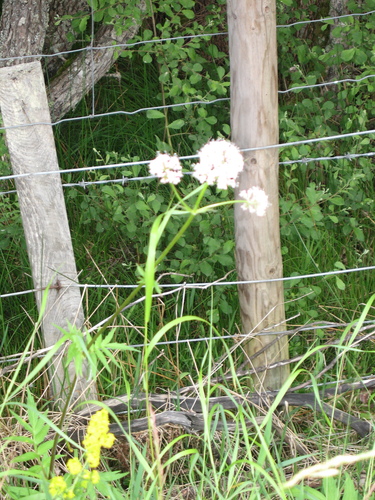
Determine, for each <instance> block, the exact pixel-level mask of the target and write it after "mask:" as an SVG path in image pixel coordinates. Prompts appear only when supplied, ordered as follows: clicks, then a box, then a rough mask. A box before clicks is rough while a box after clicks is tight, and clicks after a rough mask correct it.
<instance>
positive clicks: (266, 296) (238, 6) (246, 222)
mask: <svg viewBox="0 0 375 500" xmlns="http://www.w3.org/2000/svg"><path fill="white" fill-rule="evenodd" d="M228 27H229V51H230V65H231V127H232V140H233V141H234V142H235V143H236V144H237V146H239V147H240V148H241V149H244V148H253V147H254V148H255V147H261V146H268V145H275V144H278V141H279V134H278V99H277V50H276V5H275V1H274V0H272V1H271V0H230V1H229V2H228ZM244 157H245V169H244V171H243V173H242V174H241V176H240V180H239V187H238V189H237V195H238V192H240V191H241V190H245V189H249V188H251V187H253V186H259V187H261V188H262V189H264V190H265V192H266V193H267V195H268V197H269V201H270V203H271V206H270V207H269V208H268V210H267V211H266V215H265V216H264V217H258V216H257V215H256V214H251V213H249V212H247V211H244V210H242V209H241V207H240V205H239V204H236V205H235V237H236V261H237V271H238V278H239V280H243V281H245V280H246V281H249V280H264V279H272V278H280V277H282V275H283V267H282V259H281V251H280V229H279V204H278V196H279V193H278V150H277V149H276V148H274V149H265V150H258V151H252V152H247V153H245V155H244ZM238 293H239V302H240V310H241V319H242V327H243V333H246V334H249V338H251V335H252V334H254V333H256V332H258V331H260V330H264V329H269V330H271V331H272V330H275V329H278V330H279V329H285V325H284V322H285V313H284V293H283V284H282V282H272V283H261V284H251V285H240V286H239V287H238ZM266 346H267V347H266ZM245 349H246V352H247V354H248V356H249V357H253V361H252V365H253V367H254V368H256V367H257V366H263V365H269V364H270V363H274V362H275V361H280V360H283V359H287V358H288V341H287V338H286V337H284V338H282V339H277V337H275V336H274V335H269V336H258V337H256V338H254V339H253V340H251V341H249V342H248V343H247V344H246V347H245ZM259 351H262V352H261V354H260V355H258V356H257V357H254V354H255V353H257V352H259ZM288 373H289V369H288V367H287V366H285V367H280V368H276V369H274V370H268V371H267V372H266V374H265V375H263V374H262V375H259V376H258V377H257V376H255V377H254V382H255V384H256V385H257V387H263V388H264V389H278V388H280V387H281V385H282V384H283V382H284V381H285V380H286V378H287V376H288Z"/></svg>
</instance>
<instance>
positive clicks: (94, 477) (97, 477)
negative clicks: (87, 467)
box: [91, 470, 100, 484]
mask: <svg viewBox="0 0 375 500" xmlns="http://www.w3.org/2000/svg"><path fill="white" fill-rule="evenodd" d="M99 481H100V474H99V472H98V471H97V470H93V471H92V472H91V482H92V484H98V482H99Z"/></svg>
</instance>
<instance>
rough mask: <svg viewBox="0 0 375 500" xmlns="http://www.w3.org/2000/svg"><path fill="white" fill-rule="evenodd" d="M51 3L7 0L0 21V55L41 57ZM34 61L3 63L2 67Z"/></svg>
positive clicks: (32, 0)
mask: <svg viewBox="0 0 375 500" xmlns="http://www.w3.org/2000/svg"><path fill="white" fill-rule="evenodd" d="M48 11H49V1H47V0H17V1H14V0H4V2H3V10H2V15H1V20H0V56H1V58H4V57H19V56H25V55H32V54H41V53H42V49H43V45H44V38H45V35H46V29H47V26H48ZM32 60H33V59H31V58H21V59H15V60H8V61H0V66H14V65H15V64H20V63H22V62H31V61H32Z"/></svg>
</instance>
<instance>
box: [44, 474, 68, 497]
mask: <svg viewBox="0 0 375 500" xmlns="http://www.w3.org/2000/svg"><path fill="white" fill-rule="evenodd" d="M66 488H67V486H66V482H65V479H64V478H63V477H61V476H56V477H53V478H52V479H51V481H50V483H49V487H48V491H49V492H50V494H51V495H52V496H53V497H55V496H60V495H62V494H63V493H64V491H65V490H66Z"/></svg>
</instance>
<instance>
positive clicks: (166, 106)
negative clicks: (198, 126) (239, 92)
mask: <svg viewBox="0 0 375 500" xmlns="http://www.w3.org/2000/svg"><path fill="white" fill-rule="evenodd" d="M374 77H375V74H371V75H365V76H363V77H361V78H345V79H342V80H335V81H332V82H331V81H329V82H323V83H315V84H311V85H299V86H295V87H290V88H289V89H286V90H279V91H278V93H279V94H285V93H288V92H295V91H300V90H308V89H313V88H318V87H326V86H329V85H338V84H341V83H356V82H361V81H363V80H367V79H369V78H374ZM228 101H230V97H220V98H218V99H212V100H211V101H204V100H199V101H186V102H182V103H175V104H164V105H160V106H149V107H144V108H138V109H136V110H133V111H125V110H119V111H108V112H106V113H95V114H94V113H92V114H89V115H81V116H76V117H71V118H62V119H60V120H57V121H55V122H32V123H27V124H22V125H11V126H8V127H0V130H12V129H17V128H24V127H33V126H35V125H49V126H52V127H54V126H57V125H61V124H63V123H68V122H74V121H79V120H87V119H94V118H105V117H109V116H118V115H125V116H132V115H136V114H138V113H143V112H147V111H158V110H164V109H171V108H178V107H183V106H196V105H210V104H215V103H218V102H228Z"/></svg>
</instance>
